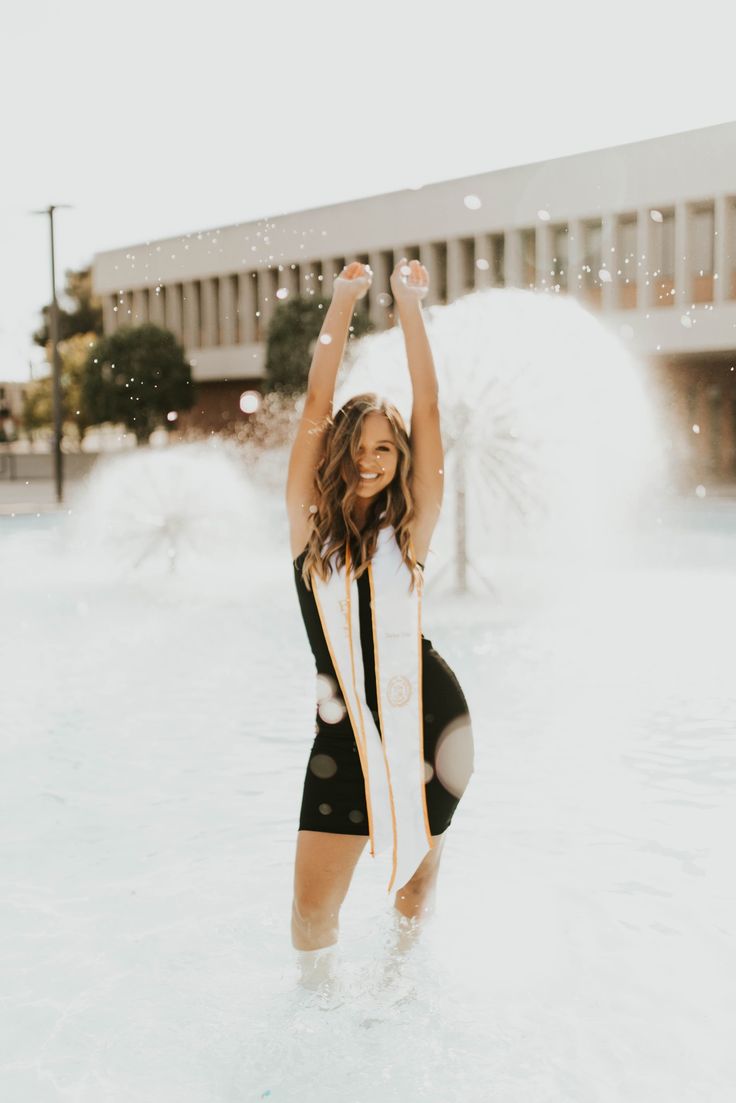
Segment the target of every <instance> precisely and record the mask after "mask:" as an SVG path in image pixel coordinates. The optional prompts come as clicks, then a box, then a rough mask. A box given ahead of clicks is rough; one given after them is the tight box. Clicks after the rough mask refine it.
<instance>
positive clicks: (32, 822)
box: [0, 292, 736, 1103]
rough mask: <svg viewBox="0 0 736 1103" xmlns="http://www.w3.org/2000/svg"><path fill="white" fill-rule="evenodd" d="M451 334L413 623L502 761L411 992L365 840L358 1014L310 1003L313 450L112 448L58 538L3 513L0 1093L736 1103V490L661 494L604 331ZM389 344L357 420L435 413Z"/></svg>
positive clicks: (45, 1097)
mask: <svg viewBox="0 0 736 1103" xmlns="http://www.w3.org/2000/svg"><path fill="white" fill-rule="evenodd" d="M558 307H559V309H558ZM427 316H428V319H429V321H430V323H431V327H432V347H433V349H434V350H435V352H436V359H437V367H438V374H439V375H440V376H441V388H442V391H441V393H442V395H443V396H444V397H443V402H444V403H445V405H444V406H443V427H444V429H445V434H446V441H445V444H446V453H447V472H446V498H445V505H444V508H443V515H442V518H441V521H440V524H439V526H438V529H437V531H436V533H435V537H434V538H433V541H432V549H431V551H430V554H429V556H428V558H427V564H426V588H425V600H424V603H423V617H424V623H423V629H424V634H425V636H427V637H428V638H430V639H431V640H432V642H433V644H434V646H435V648H436V649H437V650H438V651H439V652H440V653H441V654H442V655H443V656H444V658H445V659H446V660H447V661H448V662H449V664H450V665H451V667H452V668H453V669H454V670H455V672H456V674H457V675H458V678H459V679H460V682H461V684H462V687H463V690H464V692H465V695H466V697H467V700H468V704H469V707H470V711H471V716H472V719H473V729H474V737H475V765H476V769H475V773H474V775H473V777H472V778H471V781H470V784H469V786H468V789H467V791H466V793H465V795H464V797H463V800H462V802H461V804H460V807H459V809H458V811H457V813H456V815H455V818H454V820H453V824H452V826H451V828H450V830H449V833H448V837H447V841H446V843H445V847H444V852H443V857H442V865H441V868H440V875H439V884H438V898H437V911H436V914H435V916H434V917H433V919H432V920H431V922H430V923H428V924H427V926H426V928H425V929H424V930H423V931H422V933H421V937H420V940H419V942H418V943H417V944H416V945H415V946H414V947H413V949H412V950H411V951H410V952H409V953H408V954H407V955H406V956H405V957H404V959H403V961H402V962H401V963H400V964H397V961H396V958H395V954H394V953H393V951H392V949H391V947H392V945H393V940H394V938H395V935H394V931H393V927H392V925H393V918H392V899H391V898H390V897H387V896H386V894H385V884H386V881H387V876H386V869H385V866H384V865H382V864H380V863H379V862H377V861H374V860H373V859H371V858H370V856H369V854H368V852H367V849H366V851H365V852H364V855H363V857H362V858H361V860H360V863H359V865H358V868H357V870H356V874H355V877H354V880H353V884H352V886H351V888H350V892H349V894H348V897H347V900H346V903H345V905H344V907H343V910H342V914H341V937H340V954H341V961H340V963H339V972H340V979H341V991H340V992H338V993H337V994H336V995H335V997H334V998H333V999H332V1000H331V1001H323V1002H320V1001H319V1000H315V999H314V997H313V996H312V995H311V994H309V993H306V992H305V991H304V989H303V988H301V987H300V986H299V985H298V983H297V967H296V960H295V955H294V951H293V950H292V947H291V942H290V912H291V893H292V879H293V863H294V851H295V844H296V834H297V827H298V814H299V806H300V802H301V789H302V781H303V776H304V771H305V769H306V765H307V758H308V754H309V749H310V746H311V741H312V736H313V718H314V707H315V681H314V668H313V662H312V657H311V653H310V651H309V648H308V644H307V639H306V635H305V632H304V628H303V625H302V623H301V620H300V617H299V611H298V604H297V600H296V593H295V590H294V583H293V573H292V565H291V562H290V559H291V556H290V551H289V541H288V532H287V525H286V517H285V511H284V507H283V487H284V479H285V472H286V460H287V454H286V451H285V450H284V449H283V447H280V448H279V447H273V448H269V449H267V450H265V451H263V452H262V453H260V455H258V456H256V455H254V454H253V453H252V451H251V452H250V453H247V457H246V458H247V462H245V463H244V461H243V455H242V454H241V452H240V451H239V450H238V449H237V448H234V447H231V446H226V445H224V444H222V443H220V442H218V441H213V442H212V443H211V445H210V446H209V447H208V448H204V447H199V448H190V449H186V448H182V449H180V448H176V449H174V448H172V449H167V450H165V451H157V450H155V449H151V450H141V452H139V453H133V454H131V455H126V456H124V457H117V458H116V457H113V458H111V460H110V463H109V464H108V465H107V466H106V467H104V468H103V467H101V468H100V469H99V471H96V472H95V473H94V475H93V478H92V479H91V480H90V482H89V484H85V485H84V486H83V487H82V488H81V490H80V493H79V494H78V495H75V496H74V497H73V499H72V500H71V501H70V503H69V505H70V509H71V514H70V515H69V516H67V517H64V516H60V515H55V516H53V517H49V516H44V517H39V518H12V519H11V518H4V519H0V578H2V580H3V604H2V609H3V614H4V616H3V625H4V628H5V631H4V633H3V640H2V654H1V655H0V661H1V662H2V670H3V674H4V683H3V684H4V691H3V695H2V719H3V725H2V744H1V746H2V749H3V769H2V771H1V772H0V801H1V805H0V806H1V807H2V809H3V812H4V817H3V821H4V822H3V828H4V829H3V831H2V833H1V834H0V880H1V882H2V887H3V892H2V897H1V898H2V903H1V904H0V924H1V928H2V933H3V938H2V943H1V944H0V945H1V946H2V950H1V951H0V953H1V954H2V985H1V987H0V991H2V1001H1V1002H0V1038H2V1040H3V1045H2V1056H0V1089H2V1093H3V1098H4V1099H8V1100H11V1101H12V1103H26V1101H28V1103H52V1101H56V1100H73V1101H75V1103H106V1101H108V1100H109V1101H111V1103H154V1101H155V1103H167V1101H169V1100H171V1101H172V1103H173V1101H176V1103H190V1101H191V1103H230V1101H236V1100H237V1101H248V1100H262V1099H268V1100H273V1101H280V1103H312V1101H313V1100H315V1101H319V1103H333V1101H334V1103H338V1101H339V1103H374V1101H381V1103H383V1101H386V1103H391V1101H399V1100H401V1101H402V1103H405V1101H407V1100H411V1101H412V1103H420V1101H422V1100H426V1101H430V1103H436V1101H440V1100H441V1101H442V1103H460V1101H462V1103H487V1101H489V1100H497V1101H499V1103H621V1101H622V1100H626V1101H627V1103H655V1101H656V1103H659V1101H660V1100H663V1101H664V1100H666V1101H667V1103H691V1101H695V1100H697V1101H698V1103H702V1101H706V1100H707V1101H708V1103H727V1101H728V1103H730V1100H731V1097H732V1085H733V1083H734V1082H736V1057H734V1055H733V1054H734V1050H733V1046H732V1042H731V1034H732V1024H733V1022H734V1021H735V1020H736V985H734V937H735V935H736V902H735V899H734V888H733V865H734V862H733V843H732V840H733V838H734V835H735V834H736V832H735V828H736V813H735V812H734V808H736V802H735V800H734V797H735V796H736V792H735V790H736V769H735V765H736V763H735V755H734V739H733V736H734V731H735V730H736V695H735V694H734V692H733V662H732V656H733V646H732V641H731V635H732V625H733V624H734V622H735V621H736V497H733V498H728V497H720V498H718V497H714V496H713V495H712V494H711V492H710V488H707V487H706V493H705V497H702V496H698V494H697V493H696V492H695V488H694V487H693V488H691V489H690V492H689V493H688V494H687V495H685V496H684V497H675V496H674V495H673V494H672V493H671V492H670V491H668V489H667V485H668V484H667V481H666V480H665V479H663V477H662V463H661V461H662V457H663V456H664V455H667V454H669V453H668V448H670V445H671V442H670V441H669V439H668V437H667V433H666V431H665V429H664V427H663V424H662V422H661V420H660V419H659V418H658V415H657V413H656V404H655V403H653V402H652V401H651V400H650V398H649V397H648V396H647V395H646V393H645V388H643V387H642V382H641V379H642V376H641V372H640V371H639V370H638V368H637V365H635V364H634V363H633V362H632V361H631V360H630V359H629V357H628V355H627V354H626V351H625V349H622V348H621V346H620V345H619V344H618V343H617V342H616V341H615V340H614V339H613V338H612V337H611V335H609V334H604V333H603V331H602V330H601V328H600V326H599V325H598V323H595V324H594V323H593V321H592V320H591V318H590V316H588V315H586V314H585V313H584V312H582V311H581V310H580V309H579V308H577V307H574V306H573V305H571V304H561V303H559V304H555V303H554V302H553V301H543V302H540V301H537V300H536V299H535V297H534V296H530V295H524V294H523V293H512V292H509V293H508V295H506V296H503V295H501V296H500V297H499V293H491V294H486V295H478V296H469V297H468V301H462V302H461V303H459V304H453V306H452V307H449V308H447V309H446V310H445V311H438V310H433V311H431V312H428V314H427ZM401 342H402V336H401V333H400V332H398V331H392V332H391V333H388V334H380V335H378V336H376V337H375V338H371V339H369V340H368V341H366V342H362V343H361V346H360V350H361V352H360V355H359V356H358V357H357V359H356V363H355V364H354V365H353V366H352V371H351V372H350V374H349V376H348V378H347V380H343V381H342V382H341V387H342V391H341V392H340V394H339V396H338V403H339V402H340V401H342V400H343V399H344V398H345V397H347V391H348V390H349V391H357V390H361V389H365V388H366V387H368V388H369V389H376V390H379V391H380V392H381V393H386V394H388V395H389V396H390V397H394V398H395V400H396V401H397V404H398V405H399V408H400V409H401V408H402V406H404V410H403V411H402V412H404V413H405V416H407V417H408V412H407V411H406V409H405V395H406V388H407V385H408V376H407V374H406V367H405V364H404V363H402V362H401V356H400V354H401V347H402V346H401ZM402 388H403V390H402ZM402 395H403V397H402ZM117 461H119V462H117ZM461 470H462V471H463V472H464V479H465V483H464V485H465V492H466V506H467V523H468V531H467V552H468V556H469V559H470V565H471V568H472V569H471V570H470V571H469V575H468V577H469V581H470V583H471V586H472V591H471V592H469V593H466V594H459V593H455V592H453V589H452V580H453V576H454V572H453V569H452V558H453V556H454V554H455V541H454V535H455V525H456V517H457V514H456V512H455V509H456V505H457V500H456V494H457V490H458V485H457V484H458V477H459V472H460V471H461Z"/></svg>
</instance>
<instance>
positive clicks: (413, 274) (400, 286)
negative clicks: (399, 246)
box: [391, 257, 429, 306]
mask: <svg viewBox="0 0 736 1103" xmlns="http://www.w3.org/2000/svg"><path fill="white" fill-rule="evenodd" d="M391 291H392V293H393V296H394V301H395V302H396V304H397V305H398V306H403V305H404V304H405V303H410V302H417V301H418V300H419V299H423V298H424V296H425V295H426V294H427V293H428V291H429V273H428V272H427V269H426V268H425V267H424V265H423V264H421V263H420V262H419V261H418V260H410V261H407V259H406V257H402V258H401V260H400V261H399V263H398V264H397V265H396V267H395V268H394V270H393V272H392V273H391Z"/></svg>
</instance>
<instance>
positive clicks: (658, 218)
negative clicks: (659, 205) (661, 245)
mask: <svg viewBox="0 0 736 1103" xmlns="http://www.w3.org/2000/svg"><path fill="white" fill-rule="evenodd" d="M649 217H650V218H651V220H652V222H664V215H663V214H662V212H661V211H658V210H656V209H654V210H651V211H650V212H649Z"/></svg>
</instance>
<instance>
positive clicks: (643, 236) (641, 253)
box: [636, 207, 654, 310]
mask: <svg viewBox="0 0 736 1103" xmlns="http://www.w3.org/2000/svg"><path fill="white" fill-rule="evenodd" d="M651 243H652V220H651V218H650V217H649V207H639V209H638V210H637V212H636V309H637V310H648V309H649V307H650V306H651V305H652V298H653V296H654V291H653V287H654V282H653V279H652V258H651Z"/></svg>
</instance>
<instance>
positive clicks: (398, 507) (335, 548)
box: [301, 392, 419, 590]
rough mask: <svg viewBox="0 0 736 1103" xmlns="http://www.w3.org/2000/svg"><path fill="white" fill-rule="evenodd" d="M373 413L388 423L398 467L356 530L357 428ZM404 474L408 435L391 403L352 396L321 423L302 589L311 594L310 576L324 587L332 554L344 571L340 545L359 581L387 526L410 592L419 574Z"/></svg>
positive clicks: (407, 462)
mask: <svg viewBox="0 0 736 1103" xmlns="http://www.w3.org/2000/svg"><path fill="white" fill-rule="evenodd" d="M373 413H378V414H384V415H385V417H386V418H387V419H388V422H389V424H390V426H391V431H392V434H393V438H394V443H395V445H396V448H397V451H398V461H397V465H396V473H395V475H394V477H393V479H392V480H391V482H390V483H389V485H388V486H387V487H385V488H384V489H383V490H382V491H381V492H380V494H377V495H376V497H375V499H374V500H373V501H371V503H370V506H369V507H368V512H367V514H366V518H365V522H364V523H363V525H362V526H361V527H360V528H359V527H358V525H357V524H356V521H355V517H354V515H353V506H354V504H355V501H356V499H357V498H358V487H359V485H360V474H359V470H358V458H357V457H358V449H359V447H360V438H361V434H362V430H363V422H364V420H365V418H366V417H367V416H368V414H373ZM410 473H411V445H410V442H409V434H408V433H407V431H406V426H405V424H404V419H403V418H402V416H401V414H400V413H399V411H398V410H397V408H396V407H395V406H394V404H393V403H392V402H389V401H388V400H387V399H385V398H381V397H379V395H377V394H373V393H371V392H367V393H364V394H358V395H354V396H353V397H352V398H350V399H348V401H347V402H346V403H345V404H344V405H343V406H341V407H340V409H339V410H338V411H337V412H336V413H335V414H333V415H332V416H331V417H328V418H327V419H326V428H325V439H324V448H323V452H322V457H321V459H320V461H319V463H318V465H317V470H316V472H315V495H316V502H315V506H316V512H313V513H311V515H310V532H309V541H308V543H307V553H306V555H305V557H304V563H303V564H302V570H301V575H302V578H303V580H304V584H305V585H306V587H307V589H310V590H311V584H310V577H309V576H310V572H311V571H312V570H314V571H315V572H316V573H317V575H318V576H319V577H320V578H321V579H322V580H323V581H324V582H326V581H327V580H328V578H329V577H330V575H331V574H332V564H331V563H330V562H329V560H330V558H331V557H332V555H333V554H336V563H337V566H338V568H340V567H342V566H344V564H345V562H346V556H345V546H346V545H347V546H349V548H350V558H351V562H352V570H353V574H354V576H355V578H360V576H361V575H362V574H364V573H365V571H367V569H368V564H369V562H370V560H371V558H372V556H373V554H374V553H375V550H376V546H377V543H378V530H379V528H382V527H384V526H386V525H389V524H391V525H393V527H394V530H395V533H396V541H397V543H398V545H399V549H400V551H401V555H402V558H403V560H404V562H405V563H406V565H407V567H408V568H409V570H410V572H411V589H412V590H413V589H414V586H415V584H416V579H417V577H419V572H418V568H417V560H416V557H415V555H414V550H413V544H412V541H411V533H410V531H409V524H410V522H411V521H412V520H413V518H414V499H413V497H412V493H411V489H410V487H409V476H410ZM323 548H324V554H323V551H322V549H323Z"/></svg>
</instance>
